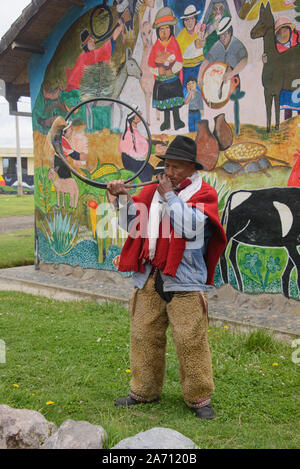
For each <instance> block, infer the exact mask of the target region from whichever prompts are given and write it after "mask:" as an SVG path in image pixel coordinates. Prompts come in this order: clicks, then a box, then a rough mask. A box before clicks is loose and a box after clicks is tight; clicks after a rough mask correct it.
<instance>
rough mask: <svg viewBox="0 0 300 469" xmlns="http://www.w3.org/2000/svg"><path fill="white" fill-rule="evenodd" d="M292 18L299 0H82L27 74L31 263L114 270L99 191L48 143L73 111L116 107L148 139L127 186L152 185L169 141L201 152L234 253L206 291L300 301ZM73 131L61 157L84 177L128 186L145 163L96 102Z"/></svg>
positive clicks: (299, 35)
mask: <svg viewBox="0 0 300 469" xmlns="http://www.w3.org/2000/svg"><path fill="white" fill-rule="evenodd" d="M299 11H300V2H299V0H296V1H295V2H292V1H290V0H270V3H267V2H265V1H262V0H252V1H248V0H184V1H183V0H181V1H180V2H179V1H178V0H177V1H176V0H144V1H142V0H116V1H114V2H113V1H111V0H109V1H107V2H106V1H104V2H103V3H101V4H100V2H99V1H96V0H86V7H85V8H84V9H82V10H80V9H78V8H74V9H72V10H70V12H69V14H68V15H67V16H66V18H64V20H63V21H61V22H60V23H59V24H58V25H57V27H56V29H55V30H54V31H53V33H52V34H51V37H49V38H48V40H47V41H46V43H45V47H46V51H47V52H46V55H45V56H43V57H42V58H41V57H37V56H36V57H33V59H32V61H31V63H30V76H31V96H32V101H33V130H34V152H35V203H36V224H37V229H38V242H39V256H40V258H41V259H42V260H43V261H44V262H46V263H55V264H57V263H64V264H70V265H78V264H79V265H81V266H82V267H84V268H95V269H107V270H116V268H117V266H118V259H119V254H120V250H121V247H122V246H123V243H124V241H125V239H126V236H127V233H125V232H123V231H122V230H121V229H119V228H118V227H117V224H116V221H117V214H116V213H115V211H114V209H113V208H112V206H111V205H109V203H108V202H109V200H108V194H107V192H106V191H105V190H99V189H96V188H93V187H91V186H88V185H86V184H84V183H83V182H82V181H81V180H80V179H78V178H76V177H75V176H73V175H72V174H71V172H70V171H69V170H68V169H67V168H66V167H65V166H64V165H63V163H62V162H61V161H60V159H59V158H57V157H55V155H54V151H53V149H52V147H51V145H50V143H49V135H48V134H49V130H50V128H51V125H52V123H53V122H54V120H55V119H56V117H57V116H59V115H60V116H63V117H64V116H65V115H66V114H67V113H68V111H69V110H70V109H71V108H72V107H73V106H74V105H76V104H78V103H80V102H82V101H83V100H86V99H89V98H93V97H99V96H101V97H113V98H118V99H121V100H123V101H125V102H126V103H128V104H129V105H130V106H132V107H134V108H136V109H137V110H138V111H139V112H140V113H141V114H142V116H143V117H144V119H145V120H146V122H147V123H148V125H149V127H150V130H151V134H152V139H153V140H152V148H151V157H150V159H149V162H148V164H147V165H146V167H145V169H144V171H143V172H142V173H141V174H140V175H139V177H138V178H136V179H135V181H137V182H139V181H149V180H151V179H152V178H153V177H154V174H155V168H156V166H157V164H158V163H159V162H160V161H161V160H160V159H159V158H158V157H157V155H160V154H163V153H164V152H165V151H166V147H167V145H168V144H169V143H170V142H171V141H172V139H173V138H174V137H175V136H176V135H178V134H185V135H188V136H190V137H192V138H194V139H195V140H196V142H197V148H198V155H197V157H198V160H199V161H200V162H202V164H203V166H204V167H205V171H203V172H202V176H203V178H204V179H205V180H206V181H207V182H208V183H210V184H211V185H213V186H214V187H215V189H216V190H217V192H218V195H219V210H220V217H221V219H222V223H223V225H224V227H225V228H226V232H227V236H228V241H229V242H228V247H227V249H226V252H225V253H224V256H223V257H222V259H221V262H220V265H219V266H218V269H217V271H216V276H215V285H216V286H217V287H218V286H221V285H223V284H224V283H229V284H231V285H232V286H233V287H234V288H236V289H238V290H240V291H245V292H247V293H255V294H257V293H280V294H283V295H285V296H286V297H291V298H294V299H298V300H299V299H300V297H299V292H300V273H299V266H300V255H299V246H300V203H299V195H300V150H299V148H300V143H299V131H300V127H299V126H300V117H299V112H300V46H299V43H300V32H299V31H298V30H300V23H299V21H300V16H299ZM71 120H72V124H71V125H70V126H69V127H68V128H67V129H66V130H65V132H64V138H63V141H62V144H63V150H64V154H65V157H66V159H67V161H68V162H69V163H70V164H71V165H72V166H73V167H74V168H76V170H77V171H78V172H79V173H81V174H82V175H84V176H87V177H88V178H89V179H92V180H96V181H99V182H107V181H110V180H113V179H121V178H122V179H123V178H124V179H126V178H128V177H130V176H132V175H134V174H135V173H136V172H137V170H138V169H139V168H140V166H141V165H142V164H143V161H144V159H145V155H146V154H147V152H148V144H149V142H148V140H147V134H146V131H145V128H144V125H143V122H141V121H140V119H139V118H138V117H137V116H136V115H135V114H134V113H132V112H131V111H130V110H129V109H128V108H126V107H124V106H118V105H116V104H113V103H107V102H98V103H96V102H92V103H89V104H87V105H86V106H82V107H80V108H79V109H78V110H77V111H76V113H74V114H73V115H72V119H71ZM133 193H134V192H133ZM104 202H107V205H105V207H106V212H105V213H104V212H103V210H102V208H101V207H103V203H104ZM108 220H109V222H108ZM107 224H109V230H108V233H109V234H108V235H107V236H103V233H104V232H105V233H107V228H108V227H107Z"/></svg>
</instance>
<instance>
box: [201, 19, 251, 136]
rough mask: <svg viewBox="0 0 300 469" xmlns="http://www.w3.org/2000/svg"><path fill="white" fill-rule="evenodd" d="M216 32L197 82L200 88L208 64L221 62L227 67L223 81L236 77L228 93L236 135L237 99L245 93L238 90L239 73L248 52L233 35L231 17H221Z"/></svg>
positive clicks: (238, 122) (245, 62)
mask: <svg viewBox="0 0 300 469" xmlns="http://www.w3.org/2000/svg"><path fill="white" fill-rule="evenodd" d="M217 34H218V36H219V40H218V41H217V42H216V43H215V44H214V45H213V46H212V48H211V49H210V51H209V52H208V54H207V55H206V57H205V59H204V61H203V63H202V65H201V66H200V69H199V75H198V84H199V87H200V88H202V86H203V74H204V71H205V69H206V67H207V66H208V65H209V64H211V63H214V62H222V63H224V64H226V65H227V69H226V71H225V73H224V75H223V83H226V82H227V81H229V80H231V79H233V78H236V79H237V83H238V84H237V86H236V88H235V90H234V92H233V93H232V94H231V95H230V99H231V100H232V101H233V102H234V121H235V122H234V124H235V134H236V135H238V133H239V127H240V119H239V99H241V98H242V97H243V96H244V95H245V92H243V91H241V90H240V78H239V73H240V72H241V71H242V70H243V69H244V68H245V67H246V65H247V62H248V52H247V49H246V47H245V46H244V44H243V43H242V42H241V41H240V40H239V39H237V38H236V37H235V36H234V35H233V27H232V20H231V18H229V17H224V18H222V20H221V21H220V23H219V24H218V29H217ZM221 87H222V85H221Z"/></svg>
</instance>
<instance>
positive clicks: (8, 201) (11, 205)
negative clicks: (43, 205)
mask: <svg viewBox="0 0 300 469" xmlns="http://www.w3.org/2000/svg"><path fill="white" fill-rule="evenodd" d="M33 214H34V199H33V195H24V196H23V197H18V196H17V195H3V194H2V195H0V217H12V216H23V215H33Z"/></svg>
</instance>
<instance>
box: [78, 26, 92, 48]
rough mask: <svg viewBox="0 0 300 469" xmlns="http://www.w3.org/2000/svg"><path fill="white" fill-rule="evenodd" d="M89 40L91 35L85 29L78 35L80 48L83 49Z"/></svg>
mask: <svg viewBox="0 0 300 469" xmlns="http://www.w3.org/2000/svg"><path fill="white" fill-rule="evenodd" d="M90 39H91V35H90V33H89V31H88V30H87V29H84V30H83V31H81V33H80V40H81V47H84V46H85V45H86V44H87V43H88V41H89V40H90Z"/></svg>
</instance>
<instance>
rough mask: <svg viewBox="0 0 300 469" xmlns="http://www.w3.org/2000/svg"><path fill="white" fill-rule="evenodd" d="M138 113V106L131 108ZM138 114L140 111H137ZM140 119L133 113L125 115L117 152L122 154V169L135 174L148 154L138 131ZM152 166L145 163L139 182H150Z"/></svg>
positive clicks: (145, 141)
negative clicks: (124, 123)
mask: <svg viewBox="0 0 300 469" xmlns="http://www.w3.org/2000/svg"><path fill="white" fill-rule="evenodd" d="M133 107H135V108H136V110H137V111H139V109H138V106H133ZM139 112H140V111H139ZM140 122H141V119H140V118H139V116H138V115H137V114H135V113H134V112H133V111H131V112H129V113H128V114H127V118H126V125H125V130H124V133H123V135H122V137H121V140H120V143H119V152H120V153H121V154H122V162H123V165H124V168H125V169H127V170H128V171H132V172H133V173H136V172H137V171H138V170H139V169H140V168H141V166H142V165H143V164H144V161H145V158H146V155H147V153H148V149H149V144H148V140H147V139H146V138H145V137H144V136H143V135H142V134H141V133H140V132H139V131H138V128H137V127H138V124H139V123H140ZM153 171H154V169H153V166H151V164H149V163H147V164H146V166H145V168H144V169H143V171H142V172H141V174H140V175H139V178H140V179H141V181H143V182H144V181H151V179H152V176H153Z"/></svg>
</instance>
